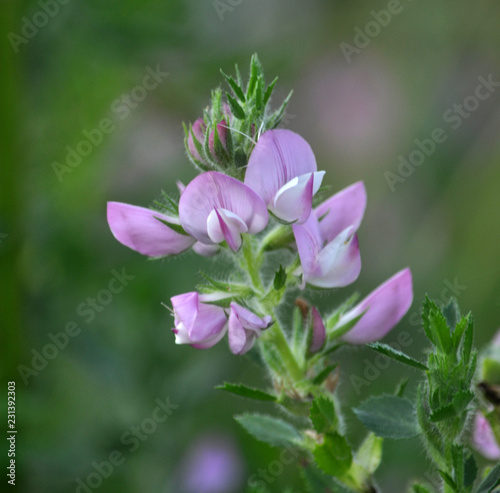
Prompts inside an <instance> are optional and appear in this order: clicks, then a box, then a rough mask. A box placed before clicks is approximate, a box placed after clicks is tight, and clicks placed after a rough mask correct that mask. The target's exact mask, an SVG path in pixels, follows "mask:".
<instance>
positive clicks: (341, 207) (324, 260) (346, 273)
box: [293, 182, 366, 288]
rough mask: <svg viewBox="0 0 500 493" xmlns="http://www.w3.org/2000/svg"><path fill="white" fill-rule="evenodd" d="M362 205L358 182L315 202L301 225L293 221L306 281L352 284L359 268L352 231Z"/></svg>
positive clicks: (358, 221) (324, 285) (321, 284)
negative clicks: (312, 211) (316, 205)
mask: <svg viewBox="0 0 500 493" xmlns="http://www.w3.org/2000/svg"><path fill="white" fill-rule="evenodd" d="M365 207H366V190H365V187H364V185H363V183H362V182H358V183H355V184H354V185H351V186H349V187H347V188H345V189H344V190H341V191H340V192H338V193H336V194H335V195H333V196H332V197H330V198H329V199H328V200H326V201H325V202H323V203H322V204H321V205H319V206H318V207H317V208H316V209H315V210H314V213H313V214H311V215H310V216H309V218H308V219H307V221H306V222H305V223H304V224H294V225H293V233H294V235H295V241H296V243H297V249H298V251H299V257H300V262H301V265H302V275H303V278H302V280H303V283H302V286H303V287H304V286H305V284H306V283H308V284H311V285H312V286H317V287H321V288H334V287H343V286H347V285H348V284H351V283H353V282H354V281H355V280H356V279H357V278H358V276H359V273H360V271H361V256H360V254H359V245H358V238H357V236H356V234H355V233H356V231H357V229H358V228H359V225H360V224H361V220H362V219H363V214H364V212H365Z"/></svg>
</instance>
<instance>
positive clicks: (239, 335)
mask: <svg viewBox="0 0 500 493" xmlns="http://www.w3.org/2000/svg"><path fill="white" fill-rule="evenodd" d="M271 321H272V317H271V316H270V315H266V316H265V317H264V318H260V317H258V316H257V315H255V313H252V312H251V311H250V310H247V309H246V308H244V307H242V306H240V305H238V304H237V303H234V302H232V303H231V309H230V312H229V330H228V335H229V347H230V349H231V352H233V353H234V354H245V353H246V352H247V351H249V350H250V349H251V348H252V346H253V344H254V342H255V339H257V338H258V337H260V334H261V332H262V331H263V330H264V329H267V328H268V327H269V325H270V324H271Z"/></svg>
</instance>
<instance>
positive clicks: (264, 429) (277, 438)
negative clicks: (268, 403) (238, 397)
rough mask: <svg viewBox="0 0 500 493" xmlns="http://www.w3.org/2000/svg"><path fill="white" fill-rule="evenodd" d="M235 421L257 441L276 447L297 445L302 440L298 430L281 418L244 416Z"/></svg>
mask: <svg viewBox="0 0 500 493" xmlns="http://www.w3.org/2000/svg"><path fill="white" fill-rule="evenodd" d="M235 419H236V421H238V423H239V424H240V425H241V426H243V428H245V430H247V431H248V433H250V435H252V436H254V437H255V438H256V439H257V440H260V441H261V442H265V443H268V444H270V445H273V446H275V447H283V446H287V445H291V444H292V445H295V444H297V443H298V442H300V441H301V440H302V437H301V436H300V433H299V432H298V431H297V429H296V428H295V427H293V426H292V425H291V424H290V423H287V422H286V421H283V420H282V419H280V418H274V417H273V416H265V415H262V414H242V415H240V416H235Z"/></svg>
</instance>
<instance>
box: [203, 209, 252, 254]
mask: <svg viewBox="0 0 500 493" xmlns="http://www.w3.org/2000/svg"><path fill="white" fill-rule="evenodd" d="M247 231H248V228H247V225H246V224H245V222H244V221H243V220H242V219H241V218H240V217H239V216H237V215H236V214H234V213H233V212H231V211H228V210H225V209H214V210H213V211H212V212H211V213H210V214H209V216H208V219H207V233H208V236H209V237H210V239H211V240H212V241H213V242H214V243H220V242H222V241H224V240H225V241H226V242H227V244H228V245H229V248H231V250H233V251H235V252H236V251H238V250H239V248H240V246H241V233H246V232H247Z"/></svg>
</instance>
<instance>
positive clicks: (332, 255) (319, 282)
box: [307, 228, 361, 288]
mask: <svg viewBox="0 0 500 493" xmlns="http://www.w3.org/2000/svg"><path fill="white" fill-rule="evenodd" d="M360 272H361V256H360V253H359V244H358V237H357V235H354V236H352V228H347V229H346V230H344V231H343V232H342V233H340V234H339V235H338V236H337V237H336V238H335V239H334V240H333V241H332V242H330V243H329V244H328V245H326V246H325V248H323V249H322V250H321V251H320V252H319V255H318V258H317V267H316V269H315V271H313V272H312V273H311V275H310V276H309V278H308V279H307V282H308V283H309V284H311V285H312V286H317V287H319V288H340V287H344V286H348V285H349V284H352V283H353V282H354V281H355V280H356V279H357V278H358V276H359V273H360Z"/></svg>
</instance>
